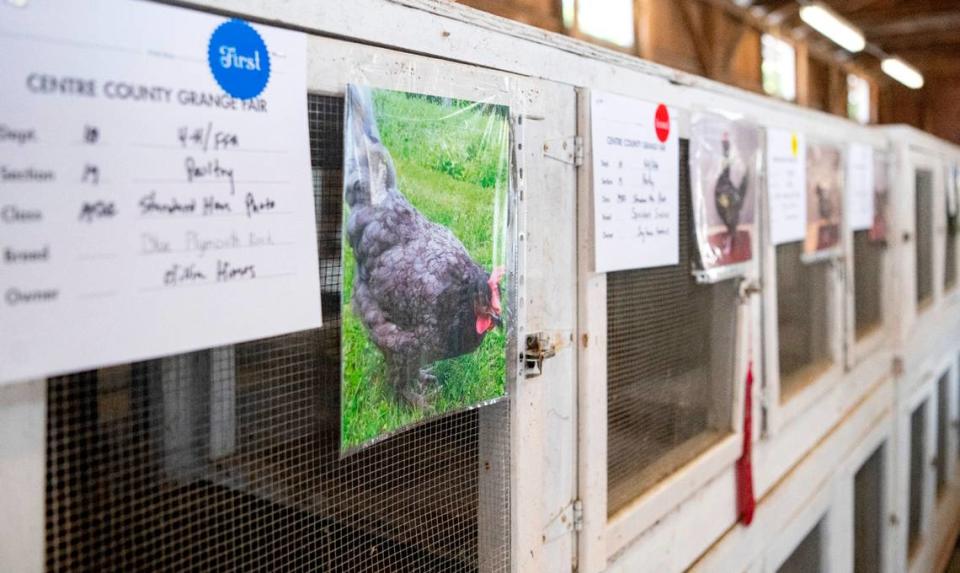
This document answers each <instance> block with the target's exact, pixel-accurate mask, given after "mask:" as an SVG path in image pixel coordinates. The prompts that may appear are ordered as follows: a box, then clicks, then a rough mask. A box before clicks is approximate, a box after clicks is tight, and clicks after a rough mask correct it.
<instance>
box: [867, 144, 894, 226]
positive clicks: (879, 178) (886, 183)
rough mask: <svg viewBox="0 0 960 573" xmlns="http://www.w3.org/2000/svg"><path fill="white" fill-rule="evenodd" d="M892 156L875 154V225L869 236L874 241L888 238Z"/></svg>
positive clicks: (880, 153) (881, 153)
mask: <svg viewBox="0 0 960 573" xmlns="http://www.w3.org/2000/svg"><path fill="white" fill-rule="evenodd" d="M889 169H890V158H889V156H888V155H887V154H886V153H883V152H874V154H873V205H874V209H873V226H872V227H870V233H869V238H870V240H871V241H874V242H883V241H886V240H887V220H888V217H889V214H888V210H889V208H890V200H889V198H890V172H889Z"/></svg>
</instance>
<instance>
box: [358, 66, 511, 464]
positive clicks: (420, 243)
mask: <svg viewBox="0 0 960 573" xmlns="http://www.w3.org/2000/svg"><path fill="white" fill-rule="evenodd" d="M344 133H345V139H344V233H343V273H344V274H343V277H344V280H343V297H342V316H343V321H344V322H343V330H342V352H343V369H342V374H343V379H342V388H341V395H342V405H341V436H342V447H343V449H344V450H348V449H350V448H353V447H356V446H360V445H364V444H368V443H371V442H372V441H375V440H377V439H380V438H382V437H384V436H386V435H389V434H391V433H393V432H395V431H397V430H399V429H401V428H404V427H407V426H409V425H411V424H415V423H418V422H420V421H422V420H424V419H427V418H431V417H434V416H438V415H442V414H445V413H448V412H454V411H460V410H463V409H465V408H470V407H474V406H477V405H479V404H485V403H489V402H490V401H493V400H496V399H498V398H501V397H503V396H504V395H505V393H506V379H507V364H506V362H507V361H506V356H507V341H508V334H509V333H508V331H507V328H506V323H507V322H508V321H509V316H508V315H509V309H508V305H507V300H506V299H508V298H509V296H508V290H507V286H506V284H507V282H508V277H507V268H508V262H507V252H508V250H507V247H508V245H507V243H508V233H507V228H508V196H509V188H510V140H511V136H510V114H509V108H508V107H507V106H505V105H494V104H491V103H484V102H475V101H466V100H461V99H453V98H448V97H437V96H432V95H425V94H420V93H410V92H402V91H394V90H387V89H378V88H371V87H367V86H364V85H358V84H351V85H350V86H349V87H348V89H347V100H346V116H345V129H344Z"/></svg>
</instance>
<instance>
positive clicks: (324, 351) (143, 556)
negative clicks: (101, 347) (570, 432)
mask: <svg viewBox="0 0 960 573" xmlns="http://www.w3.org/2000/svg"><path fill="white" fill-rule="evenodd" d="M308 111H309V125H310V136H311V156H312V163H313V168H314V193H315V199H316V208H317V220H318V229H317V240H318V244H319V256H320V273H321V284H322V293H323V294H322V296H323V309H324V326H323V328H321V329H318V330H312V331H306V332H301V333H296V334H289V335H284V336H280V337H276V338H270V339H264V340H257V341H253V342H248V343H244V344H238V345H235V346H232V347H225V348H214V349H208V350H202V351H198V352H193V353H190V354H184V355H177V356H171V357H167V358H161V359H157V360H149V361H146V362H140V363H135V364H128V365H124V366H119V367H114V368H106V369H100V370H96V371H90V372H83V373H78V374H75V375H71V376H66V377H61V378H56V379H51V380H49V382H48V407H49V412H48V438H47V534H46V537H47V569H48V570H50V571H74V570H77V571H79V570H84V571H88V570H100V571H338V572H358V571H418V572H419V571H436V572H448V571H455V572H456V571H481V572H486V571H505V570H507V569H508V567H509V531H510V529H509V513H510V512H509V489H508V488H509V475H508V471H509V470H508V468H509V432H510V430H509V410H508V408H509V403H508V402H501V403H499V404H497V405H494V406H490V407H486V408H484V409H481V410H473V411H468V412H464V413H460V414H455V415H452V416H448V417H445V418H441V419H439V420H436V421H433V422H430V423H426V424H423V425H420V426H418V427H416V428H414V429H412V430H410V431H408V432H405V433H403V434H400V435H398V436H396V437H394V438H392V439H390V440H387V441H385V442H382V443H380V444H377V445H375V446H372V447H371V448H369V449H366V450H364V451H362V452H360V453H358V454H354V455H350V456H347V457H345V458H342V459H341V458H340V455H339V439H340V431H339V419H340V417H339V407H340V405H339V395H340V390H339V389H340V363H339V360H340V350H339V340H340V335H339V329H340V320H339V316H338V315H337V313H338V312H339V309H340V305H339V301H338V298H339V296H340V287H341V284H340V282H341V271H340V225H341V185H342V183H341V182H342V178H341V173H340V170H341V160H342V141H341V139H342V136H341V134H342V116H343V101H342V99H341V98H333V97H321V96H315V95H311V96H310V98H309V110H308Z"/></svg>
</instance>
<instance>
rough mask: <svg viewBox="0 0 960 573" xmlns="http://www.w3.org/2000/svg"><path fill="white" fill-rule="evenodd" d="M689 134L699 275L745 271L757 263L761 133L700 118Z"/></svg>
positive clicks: (751, 127)
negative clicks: (721, 270) (701, 272)
mask: <svg viewBox="0 0 960 573" xmlns="http://www.w3.org/2000/svg"><path fill="white" fill-rule="evenodd" d="M690 131H691V137H690V178H691V181H690V187H691V191H692V193H693V202H692V204H693V214H694V225H695V228H696V239H697V245H698V251H699V255H700V256H699V267H700V270H704V271H710V270H712V269H717V268H720V267H733V266H736V265H741V266H742V265H743V264H744V263H747V262H749V261H750V259H751V258H752V257H753V235H754V222H755V219H756V202H757V187H758V185H757V173H758V172H759V163H760V130H759V128H757V126H756V125H755V124H752V123H750V122H748V121H745V120H733V119H729V118H726V117H724V116H721V115H718V114H713V113H703V112H700V113H697V114H695V115H694V117H693V119H692V122H691V128H690Z"/></svg>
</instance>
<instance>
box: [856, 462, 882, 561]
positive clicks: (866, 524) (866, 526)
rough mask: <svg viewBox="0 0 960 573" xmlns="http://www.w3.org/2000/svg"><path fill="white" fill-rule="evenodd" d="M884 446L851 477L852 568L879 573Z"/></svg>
mask: <svg viewBox="0 0 960 573" xmlns="http://www.w3.org/2000/svg"><path fill="white" fill-rule="evenodd" d="M885 464H886V452H885V448H884V446H882V445H881V446H880V447H879V448H877V449H876V450H875V451H874V452H873V453H872V454H871V455H870V457H869V458H868V459H867V461H865V462H864V463H863V465H862V466H860V469H859V470H857V475H855V476H854V479H853V571H854V573H880V571H881V570H882V566H881V563H882V556H883V514H884V504H883V468H884V465H885Z"/></svg>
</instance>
